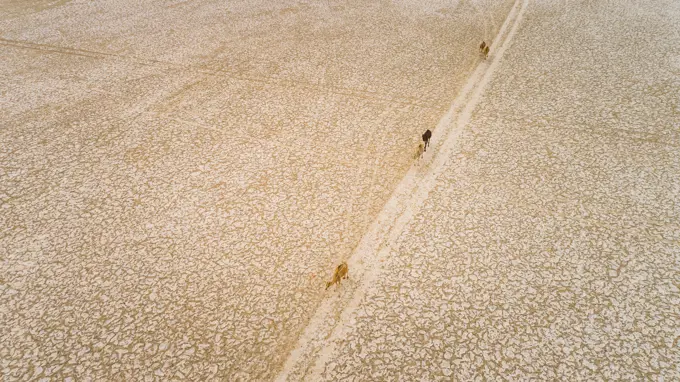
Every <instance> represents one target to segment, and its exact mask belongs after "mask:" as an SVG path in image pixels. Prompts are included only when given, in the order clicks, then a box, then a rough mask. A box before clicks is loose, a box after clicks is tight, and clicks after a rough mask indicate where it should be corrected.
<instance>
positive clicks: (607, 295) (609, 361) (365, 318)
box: [300, 1, 680, 381]
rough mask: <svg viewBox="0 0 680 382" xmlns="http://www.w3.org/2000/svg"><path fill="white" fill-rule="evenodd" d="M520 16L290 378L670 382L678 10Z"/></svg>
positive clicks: (635, 7) (676, 325) (559, 5)
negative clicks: (397, 225) (302, 370)
mask: <svg viewBox="0 0 680 382" xmlns="http://www.w3.org/2000/svg"><path fill="white" fill-rule="evenodd" d="M522 3H523V7H524V8H523V12H520V14H519V16H518V17H517V19H516V21H513V25H517V28H516V33H515V34H514V36H509V37H508V39H509V40H506V42H507V43H509V45H507V46H506V47H507V49H506V50H505V51H504V52H502V54H501V53H498V54H497V56H496V57H492V60H493V63H492V64H491V65H490V66H489V67H488V68H487V69H485V70H486V71H487V72H488V71H491V73H487V74H486V75H485V76H482V77H480V83H481V86H482V88H480V91H479V93H478V94H479V97H472V98H470V100H469V101H468V105H467V107H466V108H465V109H466V110H470V109H472V113H470V114H469V115H468V114H466V113H465V111H463V112H462V113H461V115H460V116H459V117H454V120H458V121H460V122H458V126H456V127H454V128H453V131H454V132H456V134H458V136H457V138H456V139H455V140H452V141H451V145H452V146H453V147H452V148H450V150H448V151H442V152H441V153H439V154H438V155H441V154H443V153H445V152H446V153H448V155H446V156H445V157H442V158H438V160H436V161H435V162H434V164H433V166H432V168H431V169H429V170H428V175H431V176H427V175H426V176H424V177H423V181H424V182H425V183H429V184H428V185H426V186H421V188H422V187H426V188H427V190H426V192H425V193H426V197H424V198H419V200H420V202H419V203H421V205H420V206H419V207H418V208H417V211H416V213H414V214H413V215H412V216H411V217H410V218H409V219H408V223H406V224H404V227H403V229H401V230H400V231H399V232H398V233H392V234H391V235H390V237H389V238H388V239H387V242H386V243H385V244H383V248H384V249H383V250H381V251H380V252H377V258H378V259H377V261H376V262H375V263H376V264H380V266H379V268H378V271H373V272H367V276H366V277H365V280H367V281H369V282H363V283H362V280H360V281H359V282H358V283H359V284H363V285H361V286H359V287H357V288H356V290H355V291H353V292H350V294H352V295H351V296H348V297H346V298H345V299H346V301H347V302H346V303H341V305H342V304H344V306H345V307H344V310H343V312H342V314H341V317H342V318H341V319H340V320H339V321H340V322H339V324H338V325H337V328H335V330H334V331H333V334H332V336H330V337H329V338H328V339H327V340H325V341H324V343H323V345H321V346H320V347H321V348H322V350H321V351H319V355H318V356H316V359H315V360H314V359H312V361H304V360H303V361H300V362H302V363H304V362H308V363H309V364H310V365H312V366H310V367H309V368H308V370H310V371H309V372H307V376H308V378H307V379H308V380H310V381H313V380H327V381H352V380H354V381H365V380H371V381H377V380H390V381H391V380H419V381H437V380H442V381H447V380H542V381H545V380H565V381H576V380H584V381H596V380H658V381H663V380H665V381H669V380H678V379H680V369H679V368H678V365H680V96H679V95H680V66H679V65H678V60H679V59H680V51H679V50H678V48H677V46H679V45H680V28H678V25H680V3H678V2H673V1H651V2H637V1H633V2H625V1H574V2H572V1H557V2H550V1H522ZM489 76H491V77H490V81H489V82H488V83H484V82H485V81H484V79H486V78H489ZM456 118H457V119H456ZM456 129H459V130H456ZM408 213H409V212H408V209H407V210H406V212H405V214H407V215H408ZM357 256H359V257H360V258H361V259H362V260H364V259H370V258H371V256H373V257H375V256H376V255H375V252H373V254H370V253H369V254H363V253H357ZM360 262H361V261H357V263H360ZM350 269H351V266H350ZM347 289H350V288H347ZM303 345H304V343H303ZM312 358H314V357H312Z"/></svg>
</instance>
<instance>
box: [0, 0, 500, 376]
mask: <svg viewBox="0 0 680 382" xmlns="http://www.w3.org/2000/svg"><path fill="white" fill-rule="evenodd" d="M511 5H512V4H511V2H510V1H500V2H499V1H475V2H466V3H460V4H458V3H451V2H445V1H439V2H431V3H430V4H426V5H419V2H418V1H399V2H395V3H374V2H369V1H349V2H348V1H331V2H318V3H311V2H310V3H299V2H297V1H280V2H269V1H266V2H265V1H235V2H215V1H191V2H182V1H157V2H153V3H152V2H137V1H129V0H128V1H110V2H83V1H9V2H3V3H2V4H1V5H0V56H1V57H2V61H1V62H0V78H1V81H2V86H1V90H0V92H1V94H0V121H1V123H2V126H1V128H0V211H1V212H0V360H1V364H0V371H1V372H2V376H3V379H5V380H21V379H40V378H43V377H47V378H54V379H62V378H68V377H73V378H75V379H76V380H88V379H89V380H147V379H156V380H173V379H175V380H186V379H189V380H206V379H222V380H230V381H234V380H267V379H271V378H273V377H274V375H275V374H276V372H277V371H278V370H279V368H280V366H281V363H282V362H283V360H284V359H285V357H286V356H287V354H288V351H289V350H290V348H291V347H292V346H293V344H294V343H295V340H296V338H297V336H298V335H299V333H300V332H301V330H302V329H303V328H304V326H305V324H306V323H307V320H308V318H309V317H310V315H311V314H313V313H314V310H315V307H316V306H317V305H318V303H319V301H320V300H321V299H322V298H323V297H324V296H325V295H324V287H325V281H326V278H327V277H329V275H330V271H331V270H332V269H333V267H334V266H335V265H336V263H337V262H338V261H339V260H340V259H342V258H345V257H347V256H349V254H351V251H352V249H353V248H354V247H355V246H356V244H357V243H358V241H359V239H360V238H361V236H362V235H363V233H364V231H365V230H366V227H367V226H368V225H369V224H370V222H371V220H372V219H373V217H374V216H375V215H376V214H377V212H378V211H379V210H380V209H381V208H382V205H383V204H384V202H385V201H386V200H387V198H388V197H389V195H390V193H391V192H392V189H393V187H394V185H395V184H396V183H397V182H398V181H399V180H400V179H401V177H402V176H403V174H404V172H405V171H406V170H407V169H408V168H409V166H410V165H411V158H412V155H413V154H412V152H413V151H414V150H415V147H416V145H417V143H418V139H419V136H420V134H421V133H422V132H423V131H425V130H426V129H427V128H428V127H432V126H434V125H435V124H436V123H437V121H438V120H439V118H440V117H441V115H442V114H443V113H444V112H445V111H446V110H447V109H448V107H449V104H450V102H451V100H452V99H453V98H454V97H455V94H456V92H457V90H458V88H459V87H460V86H461V84H463V83H464V82H465V79H466V77H467V75H468V74H469V72H470V71H471V70H473V69H474V67H475V66H476V65H477V64H478V62H479V57H478V56H477V55H476V51H475V50H474V48H475V47H476V44H478V40H479V39H480V38H488V39H490V38H492V37H493V34H494V33H495V31H496V30H497V29H498V28H499V26H500V23H501V22H502V21H503V19H504V18H505V14H506V13H507V12H508V9H509V8H510V6H511ZM470 48H472V49H470Z"/></svg>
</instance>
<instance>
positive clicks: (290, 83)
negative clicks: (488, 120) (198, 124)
mask: <svg viewBox="0 0 680 382" xmlns="http://www.w3.org/2000/svg"><path fill="white" fill-rule="evenodd" d="M0 44H2V45H6V46H12V47H16V48H23V49H33V50H39V51H42V52H49V53H57V54H64V55H70V56H79V57H88V58H95V59H106V58H113V59H121V60H126V61H131V62H134V63H136V64H139V65H145V66H160V67H165V68H175V69H182V70H186V71H193V72H195V73H200V74H206V75H211V76H219V77H225V78H231V79H236V80H241V81H249V82H259V83H266V84H271V85H277V86H283V87H302V88H304V89H306V90H313V91H316V92H320V93H331V94H337V95H343V96H349V97H354V98H360V99H366V100H372V101H383V102H389V103H395V104H399V105H404V106H413V107H418V108H422V109H434V110H439V108H438V107H433V106H431V105H429V104H427V103H425V102H420V100H419V99H408V98H402V99H395V98H390V97H388V96H385V95H382V94H380V93H377V92H371V91H365V90H357V89H352V88H347V87H342V86H335V85H331V86H329V85H322V84H317V83H312V82H307V81H300V80H288V79H280V78H275V77H270V76H247V75H243V74H241V73H239V72H237V71H229V70H215V69H196V68H192V67H190V66H187V65H182V64H177V63H173V62H169V61H162V60H156V59H148V58H141V57H134V56H128V55H122V54H115V53H105V52H97V51H92V50H85V49H77V48H68V47H60V46H54V45H48V44H37V43H33V42H27V41H20V40H9V39H4V38H0Z"/></svg>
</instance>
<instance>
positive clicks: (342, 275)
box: [326, 261, 349, 289]
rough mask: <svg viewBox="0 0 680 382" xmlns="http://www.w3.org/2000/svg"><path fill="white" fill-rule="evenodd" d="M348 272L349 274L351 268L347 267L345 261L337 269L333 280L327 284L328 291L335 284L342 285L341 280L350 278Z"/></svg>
mask: <svg viewBox="0 0 680 382" xmlns="http://www.w3.org/2000/svg"><path fill="white" fill-rule="evenodd" d="M347 272H349V267H348V266H347V263H346V262H344V261H343V262H342V264H340V265H338V267H337V268H335V273H333V279H332V280H331V281H329V282H327V283H326V289H328V288H329V287H330V286H331V285H333V284H340V280H342V279H346V278H348V277H349V276H348V275H347Z"/></svg>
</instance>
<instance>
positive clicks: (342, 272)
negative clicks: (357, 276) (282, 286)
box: [326, 41, 489, 289]
mask: <svg viewBox="0 0 680 382" xmlns="http://www.w3.org/2000/svg"><path fill="white" fill-rule="evenodd" d="M479 54H481V55H483V56H484V59H485V60H486V59H487V58H489V45H487V43H486V41H482V43H481V44H480V45H479ZM422 138H423V141H422V142H420V143H419V144H418V149H417V150H416V153H415V155H414V156H413V159H414V160H415V159H420V158H422V157H423V153H425V151H427V147H428V146H429V145H430V139H432V131H430V130H429V129H428V130H427V131H425V133H423V135H422ZM348 273H349V267H348V266H347V263H346V262H343V263H341V264H340V265H338V266H337V267H336V268H335V272H334V273H333V278H332V279H331V281H328V282H327V283H326V289H328V288H329V287H330V286H331V285H334V284H338V285H339V284H340V281H341V280H343V279H346V278H348V277H349V275H348Z"/></svg>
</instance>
